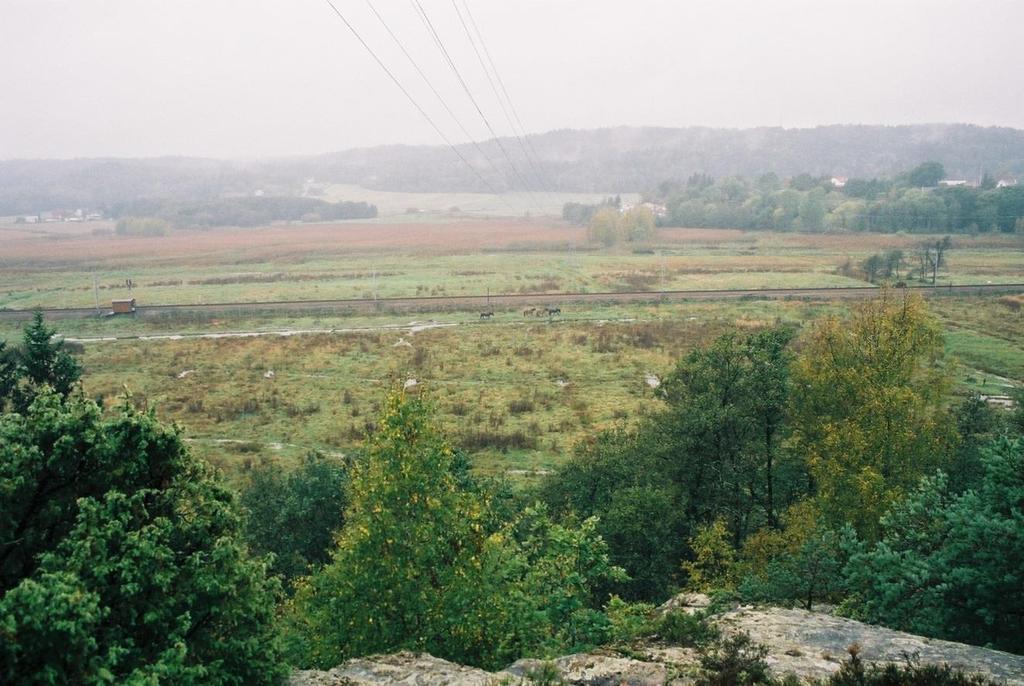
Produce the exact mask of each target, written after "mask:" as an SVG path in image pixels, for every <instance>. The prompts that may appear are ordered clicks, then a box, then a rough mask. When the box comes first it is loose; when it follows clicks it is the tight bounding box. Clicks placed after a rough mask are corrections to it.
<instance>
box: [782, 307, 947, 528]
mask: <svg viewBox="0 0 1024 686" xmlns="http://www.w3.org/2000/svg"><path fill="white" fill-rule="evenodd" d="M793 381H794V384H793V395H792V403H793V404H792V418H793V434H792V442H793V444H792V447H793V448H794V449H795V450H796V451H797V454H799V455H802V456H804V457H805V458H806V459H807V462H808V467H809V473H810V475H811V478H812V479H813V484H812V486H813V487H814V488H815V489H816V491H817V499H818V501H819V506H820V509H821V512H822V514H823V515H824V516H825V517H826V518H827V519H828V520H830V522H831V523H832V524H834V525H842V524H844V523H850V524H852V525H853V526H854V527H855V528H856V530H857V532H858V533H859V534H860V535H861V536H862V537H864V538H866V539H868V540H873V539H875V538H876V537H877V535H878V520H879V517H880V516H881V515H882V514H883V513H884V512H885V511H886V510H887V509H888V507H889V506H890V505H891V504H892V503H893V502H895V501H896V500H897V499H898V498H899V497H900V496H901V495H903V494H904V493H906V492H907V491H908V490H910V489H912V488H913V487H914V486H915V485H916V484H917V482H918V479H920V477H921V476H923V475H924V474H928V473H931V472H932V471H933V470H934V469H935V468H937V467H940V466H942V465H943V464H945V463H946V462H948V460H949V459H950V457H951V454H952V449H953V447H954V445H955V442H956V430H955V426H954V423H953V422H952V421H951V420H950V418H949V416H948V414H947V412H946V411H945V409H944V406H943V398H944V394H945V391H946V390H947V388H948V384H949V378H948V375H947V373H946V370H945V368H944V366H943V364H942V336H941V332H940V328H939V325H938V323H937V322H936V321H935V319H934V318H933V317H932V316H931V315H930V314H929V312H928V310H927V308H926V306H925V304H924V301H923V300H922V299H921V298H920V296H917V295H915V294H897V293H895V292H891V291H883V292H882V294H881V296H880V297H879V298H877V299H874V300H871V301H869V302H865V303H862V304H859V305H857V306H856V307H855V308H854V310H853V316H852V317H851V318H849V319H847V320H843V319H839V318H837V317H829V318H826V319H824V320H821V321H820V322H819V323H818V324H817V325H816V326H815V327H814V329H813V330H812V331H811V332H810V334H809V335H808V336H807V337H806V338H805V340H804V345H803V350H802V352H801V354H800V356H799V358H798V359H797V361H796V364H795V366H794V370H793Z"/></svg>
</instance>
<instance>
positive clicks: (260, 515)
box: [241, 453, 348, 583]
mask: <svg viewBox="0 0 1024 686" xmlns="http://www.w3.org/2000/svg"><path fill="white" fill-rule="evenodd" d="M347 484H348V471H347V467H346V465H345V464H343V463H340V462H337V461H335V460H331V459H329V458H327V457H324V456H323V455H319V454H316V453H312V454H309V455H307V456H306V457H305V458H304V459H303V460H302V462H301V464H300V465H299V466H298V467H296V468H295V469H292V470H288V471H285V470H283V469H281V468H280V467H278V466H276V465H271V466H267V467H260V468H257V469H255V470H253V472H252V475H251V478H250V481H249V483H248V484H247V485H246V487H245V488H244V489H243V490H242V493H241V502H242V506H243V507H244V509H245V511H246V517H245V537H246V539H247V540H248V542H249V545H250V547H251V548H252V550H253V552H255V553H258V554H260V555H265V554H268V553H273V555H274V562H273V564H272V565H271V569H272V570H273V571H274V572H275V573H277V574H281V575H282V576H283V577H284V579H285V581H286V582H288V583H291V582H293V581H294V580H295V579H297V578H299V577H301V576H305V575H306V574H308V573H309V572H310V571H311V570H312V569H315V568H316V567H319V566H321V565H323V564H325V563H326V562H327V561H328V560H330V553H331V550H332V548H333V546H334V535H335V533H336V532H337V531H338V530H340V529H341V527H342V525H343V524H344V523H345V507H346V504H347V498H346V486H347Z"/></svg>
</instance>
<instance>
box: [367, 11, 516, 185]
mask: <svg viewBox="0 0 1024 686" xmlns="http://www.w3.org/2000/svg"><path fill="white" fill-rule="evenodd" d="M366 4H367V5H368V6H369V8H370V11H371V12H373V15H374V16H375V17H377V20H378V21H379V22H380V24H381V26H383V27H384V30H385V31H387V32H388V35H389V36H391V39H392V40H393V41H394V42H395V45H397V46H398V48H399V50H401V51H402V54H403V55H405V57H406V59H408V60H409V63H410V64H411V65H412V66H413V68H414V69H415V70H416V73H417V74H419V75H420V78H422V79H423V82H424V83H425V84H427V87H428V88H430V91H431V92H432V93H433V94H434V96H435V97H437V99H438V101H439V102H440V103H441V106H442V107H444V109H445V111H446V112H447V113H448V115H449V116H450V117H451V118H452V121H454V122H455V125H456V126H458V127H459V130H460V131H462V134H463V135H464V136H465V137H466V138H467V139H469V141H470V142H471V143H472V144H473V146H474V147H475V148H476V150H477V152H479V153H480V155H481V156H483V158H484V159H485V160H487V164H489V165H490V167H491V169H493V170H494V172H495V173H498V174H500V173H501V172H500V171H499V170H498V166H497V165H496V164H494V160H492V159H491V157H490V155H488V154H487V152H486V151H485V150H484V149H483V148H482V147H481V146H480V144H479V143H478V142H477V141H476V139H475V138H473V135H472V134H470V133H469V131H467V130H466V127H465V126H463V124H462V122H461V121H460V120H459V118H458V117H457V116H456V115H455V112H453V111H452V108H451V107H449V106H448V103H447V101H445V99H444V97H442V95H441V94H440V93H439V92H438V91H437V88H435V87H434V84H433V82H431V80H430V79H429V78H428V77H427V75H426V74H425V73H423V69H421V68H420V65H419V64H418V63H417V62H416V60H415V59H414V58H413V56H412V55H410V54H409V51H408V50H406V48H405V45H403V44H402V41H401V40H399V38H398V36H396V35H395V33H394V31H392V30H391V27H390V26H389V25H388V23H387V22H386V21H384V17H382V16H381V15H380V12H378V11H377V8H376V7H375V6H374V5H373V0H366Z"/></svg>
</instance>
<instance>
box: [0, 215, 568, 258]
mask: <svg viewBox="0 0 1024 686" xmlns="http://www.w3.org/2000/svg"><path fill="white" fill-rule="evenodd" d="M57 226H60V227H61V230H60V232H59V233H58V229H54V230H53V232H47V233H36V232H30V230H27V229H25V228H23V227H19V226H17V225H10V226H5V227H0V240H2V241H3V243H4V247H3V251H2V253H0V264H7V265H8V266H25V265H31V266H33V267H38V266H43V265H54V266H58V265H65V264H68V263H71V262H81V261H83V260H88V261H95V262H97V263H99V264H104V263H106V264H113V263H117V262H119V261H122V260H124V259H129V258H130V259H132V260H139V259H140V258H141V259H143V260H145V256H146V255H147V254H151V255H152V256H153V257H152V260H146V261H149V262H150V263H151V264H160V263H173V262H174V261H178V260H188V262H189V263H190V264H204V263H205V264H209V263H229V264H230V263H244V262H260V261H264V260H268V259H274V260H289V259H295V258H300V257H308V256H310V255H314V256H318V257H322V256H325V255H346V254H359V253H367V252H416V253H419V254H423V253H432V254H436V253H442V252H443V253H446V254H450V253H459V252H473V251H478V250H491V249H509V248H518V249H529V248H530V247H531V246H541V245H545V244H547V245H551V244H558V243H562V244H568V243H570V242H584V241H585V240H586V236H585V233H586V232H585V230H584V229H582V228H579V227H574V226H570V225H568V224H565V223H564V222H555V221H546V220H525V219H524V220H515V219H506V220H500V221H497V220H492V221H457V222H446V223H415V224H413V223H410V224H383V223H370V222H367V223H362V222H360V223H348V222H343V223H334V224H293V225H286V224H278V225H273V226H265V227H254V228H224V229H210V230H204V231H200V230H192V231H185V230H180V231H173V232H171V233H170V234H168V235H166V236H158V237H134V236H132V237H123V236H116V235H112V234H105V235H93V234H92V233H91V232H88V233H85V232H83V231H82V230H81V229H80V228H79V227H81V226H82V225H77V226H76V225H69V226H74V227H75V228H74V229H69V230H68V231H63V230H62V229H63V227H64V226H65V225H63V224H62V225H57Z"/></svg>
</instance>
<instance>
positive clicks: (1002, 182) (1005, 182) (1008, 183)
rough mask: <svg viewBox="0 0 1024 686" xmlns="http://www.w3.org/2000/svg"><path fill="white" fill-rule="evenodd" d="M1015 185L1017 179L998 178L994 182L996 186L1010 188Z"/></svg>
mask: <svg viewBox="0 0 1024 686" xmlns="http://www.w3.org/2000/svg"><path fill="white" fill-rule="evenodd" d="M1016 185H1017V179H999V181H997V182H996V188H1012V187H1013V186H1016Z"/></svg>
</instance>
